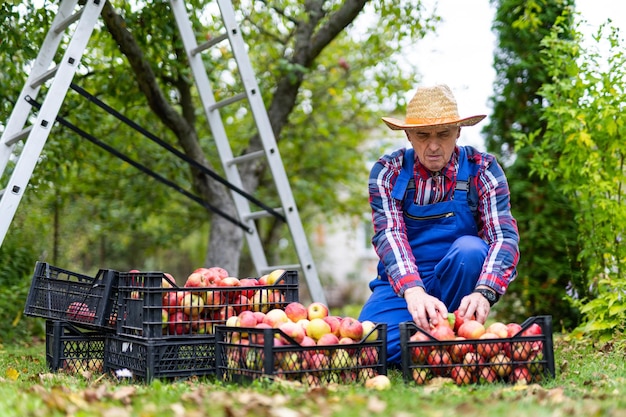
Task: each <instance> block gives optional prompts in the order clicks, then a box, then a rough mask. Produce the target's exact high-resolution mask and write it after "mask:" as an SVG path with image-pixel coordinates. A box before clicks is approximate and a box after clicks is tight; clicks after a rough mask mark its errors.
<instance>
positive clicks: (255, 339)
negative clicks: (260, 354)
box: [249, 323, 272, 345]
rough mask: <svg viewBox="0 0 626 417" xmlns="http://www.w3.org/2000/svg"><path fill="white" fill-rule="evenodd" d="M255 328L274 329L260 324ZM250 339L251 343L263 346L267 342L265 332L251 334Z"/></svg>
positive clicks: (265, 324)
mask: <svg viewBox="0 0 626 417" xmlns="http://www.w3.org/2000/svg"><path fill="white" fill-rule="evenodd" d="M254 327H255V328H256V329H259V330H263V329H271V328H272V326H270V325H269V324H267V323H259V324H257V325H256V326H254ZM249 339H250V343H254V344H258V345H262V344H263V343H264V342H265V331H264V330H263V331H259V332H251V333H250V335H249Z"/></svg>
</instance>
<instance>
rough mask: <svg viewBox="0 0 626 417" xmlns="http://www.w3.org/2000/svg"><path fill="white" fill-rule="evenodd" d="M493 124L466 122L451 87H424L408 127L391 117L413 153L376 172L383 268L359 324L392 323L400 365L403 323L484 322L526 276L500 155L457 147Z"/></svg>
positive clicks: (392, 344)
mask: <svg viewBox="0 0 626 417" xmlns="http://www.w3.org/2000/svg"><path fill="white" fill-rule="evenodd" d="M484 117H485V116H484V115H479V116H472V117H466V118H461V117H459V113H458V109H457V104H456V100H455V98H454V96H453V94H452V92H451V91H450V89H449V88H448V87H447V86H445V85H437V86H434V87H420V88H418V90H417V92H416V93H415V96H414V97H413V98H412V99H411V101H410V103H409V105H408V106H407V111H406V119H405V120H399V119H395V118H392V117H383V121H384V122H385V123H386V124H387V126H389V127H390V128H391V129H393V130H404V131H405V133H406V136H407V138H408V140H409V143H410V144H411V148H408V149H405V148H403V149H399V150H396V151H395V152H393V153H391V154H388V155H384V156H382V157H381V158H380V159H379V160H378V161H377V162H376V163H375V164H374V167H373V168H372V170H371V173H370V179H369V195H370V205H371V208H372V221H373V225H374V236H373V238H372V244H373V245H374V248H375V250H376V253H377V254H378V256H379V258H380V261H379V264H378V277H377V278H376V279H374V280H373V281H371V282H370V289H371V290H372V294H371V296H370V298H369V299H368V301H367V302H366V303H365V305H364V306H363V310H362V311H361V314H360V317H359V318H360V319H361V320H372V321H374V322H379V323H387V336H388V337H387V350H388V362H389V363H391V364H394V363H395V364H399V363H400V359H401V353H400V333H399V328H398V327H399V324H400V323H402V322H405V321H411V320H413V321H414V322H415V323H416V324H417V325H418V326H419V327H421V328H423V329H429V328H430V326H434V325H436V324H437V323H439V322H440V321H442V320H446V319H447V314H448V312H449V311H450V312H453V311H455V310H457V309H458V312H459V314H460V315H461V316H463V317H464V318H465V319H469V318H471V317H475V318H476V319H477V320H479V321H480V322H482V323H484V322H485V320H486V319H487V316H488V314H489V311H490V309H491V307H492V306H493V304H495V302H497V301H498V299H499V297H500V296H501V295H502V294H504V292H505V291H506V289H507V287H508V285H509V283H510V282H511V281H512V280H513V279H514V278H515V276H516V274H517V272H516V269H515V268H516V265H517V263H518V259H519V248H518V242H519V235H518V231H517V223H516V221H515V219H514V218H513V216H512V215H511V211H510V194H509V187H508V183H507V179H506V176H505V175H504V172H503V171H502V168H501V167H500V165H499V164H498V163H497V161H496V160H495V158H494V157H493V156H492V155H489V154H486V153H480V152H478V151H477V150H476V149H474V148H472V147H470V146H458V145H457V143H456V142H457V139H458V138H459V136H460V132H461V127H462V126H473V125H475V124H477V123H478V122H480V121H481V120H482V119H483V118H484Z"/></svg>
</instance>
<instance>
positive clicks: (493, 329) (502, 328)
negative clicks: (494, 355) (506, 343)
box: [485, 321, 509, 339]
mask: <svg viewBox="0 0 626 417" xmlns="http://www.w3.org/2000/svg"><path fill="white" fill-rule="evenodd" d="M485 333H493V334H495V335H496V336H497V337H499V338H501V339H505V338H507V337H508V336H509V329H508V328H507V327H506V324H504V323H502V322H499V321H496V322H494V323H491V324H490V325H489V326H487V328H486V329H485Z"/></svg>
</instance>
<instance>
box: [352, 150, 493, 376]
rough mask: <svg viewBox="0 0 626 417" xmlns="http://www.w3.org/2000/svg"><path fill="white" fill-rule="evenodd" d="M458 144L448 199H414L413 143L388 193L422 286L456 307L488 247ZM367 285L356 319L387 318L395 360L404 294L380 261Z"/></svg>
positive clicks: (406, 317)
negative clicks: (398, 208)
mask: <svg viewBox="0 0 626 417" xmlns="http://www.w3.org/2000/svg"><path fill="white" fill-rule="evenodd" d="M459 149H460V155H459V168H458V173H457V186H456V188H455V191H454V198H453V199H452V200H450V201H443V202H440V203H436V204H429V205H425V206H420V205H417V204H415V203H414V201H415V187H412V188H411V187H409V186H408V185H409V183H410V182H411V181H410V180H412V179H413V164H414V159H415V157H414V152H413V149H407V151H406V153H405V156H404V163H403V166H402V171H401V172H400V174H399V175H398V178H397V180H396V184H395V185H394V188H393V190H392V197H393V198H395V199H397V200H402V201H403V203H402V207H403V212H404V222H405V225H406V233H407V238H408V239H409V244H410V245H411V249H412V252H413V255H414V256H415V262H416V264H417V267H418V270H419V274H420V277H421V278H422V282H423V284H424V287H425V289H426V291H427V292H428V294H430V295H432V296H435V297H437V298H439V299H440V300H441V301H442V302H443V303H444V304H445V305H446V307H447V308H448V310H449V311H454V310H456V309H457V308H458V307H459V304H460V303H461V299H462V298H463V297H464V296H466V295H467V294H469V293H471V292H472V291H473V290H474V287H475V286H476V282H477V281H478V277H479V275H480V272H481V270H482V266H483V263H484V261H485V258H486V256H487V251H488V249H489V247H488V245H487V244H486V243H485V242H484V241H483V240H482V239H480V238H479V237H478V230H477V227H476V220H475V219H474V216H473V213H472V211H471V209H470V206H469V204H468V200H467V192H468V191H467V190H468V189H469V187H467V184H469V177H470V176H474V175H476V170H477V167H476V165H475V164H473V163H471V162H469V161H468V160H467V156H466V150H465V149H464V148H463V147H459ZM369 286H370V289H371V290H372V294H371V296H370V298H369V299H368V300H367V302H366V303H365V305H364V306H363V309H362V311H361V314H360V315H359V319H360V320H371V321H373V322H377V323H387V358H388V362H389V363H390V364H399V363H400V361H401V352H400V330H399V324H400V323H402V322H405V321H412V320H413V317H412V316H411V314H410V313H409V311H408V309H407V304H406V301H405V300H404V298H402V297H399V296H398V295H397V294H396V293H395V291H394V290H393V288H392V287H391V285H390V284H389V279H388V277H387V274H386V272H385V269H384V266H383V264H382V262H379V263H378V277H377V278H376V279H374V280H372V281H371V282H370V284H369Z"/></svg>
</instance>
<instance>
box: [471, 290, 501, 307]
mask: <svg viewBox="0 0 626 417" xmlns="http://www.w3.org/2000/svg"><path fill="white" fill-rule="evenodd" d="M474 292H477V293H478V294H480V295H482V296H483V297H485V298H486V299H487V301H489V306H492V307H493V305H494V304H495V303H497V302H498V300H499V299H500V294H498V293H497V292H495V291H494V290H492V289H487V288H477V289H475V290H474Z"/></svg>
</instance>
